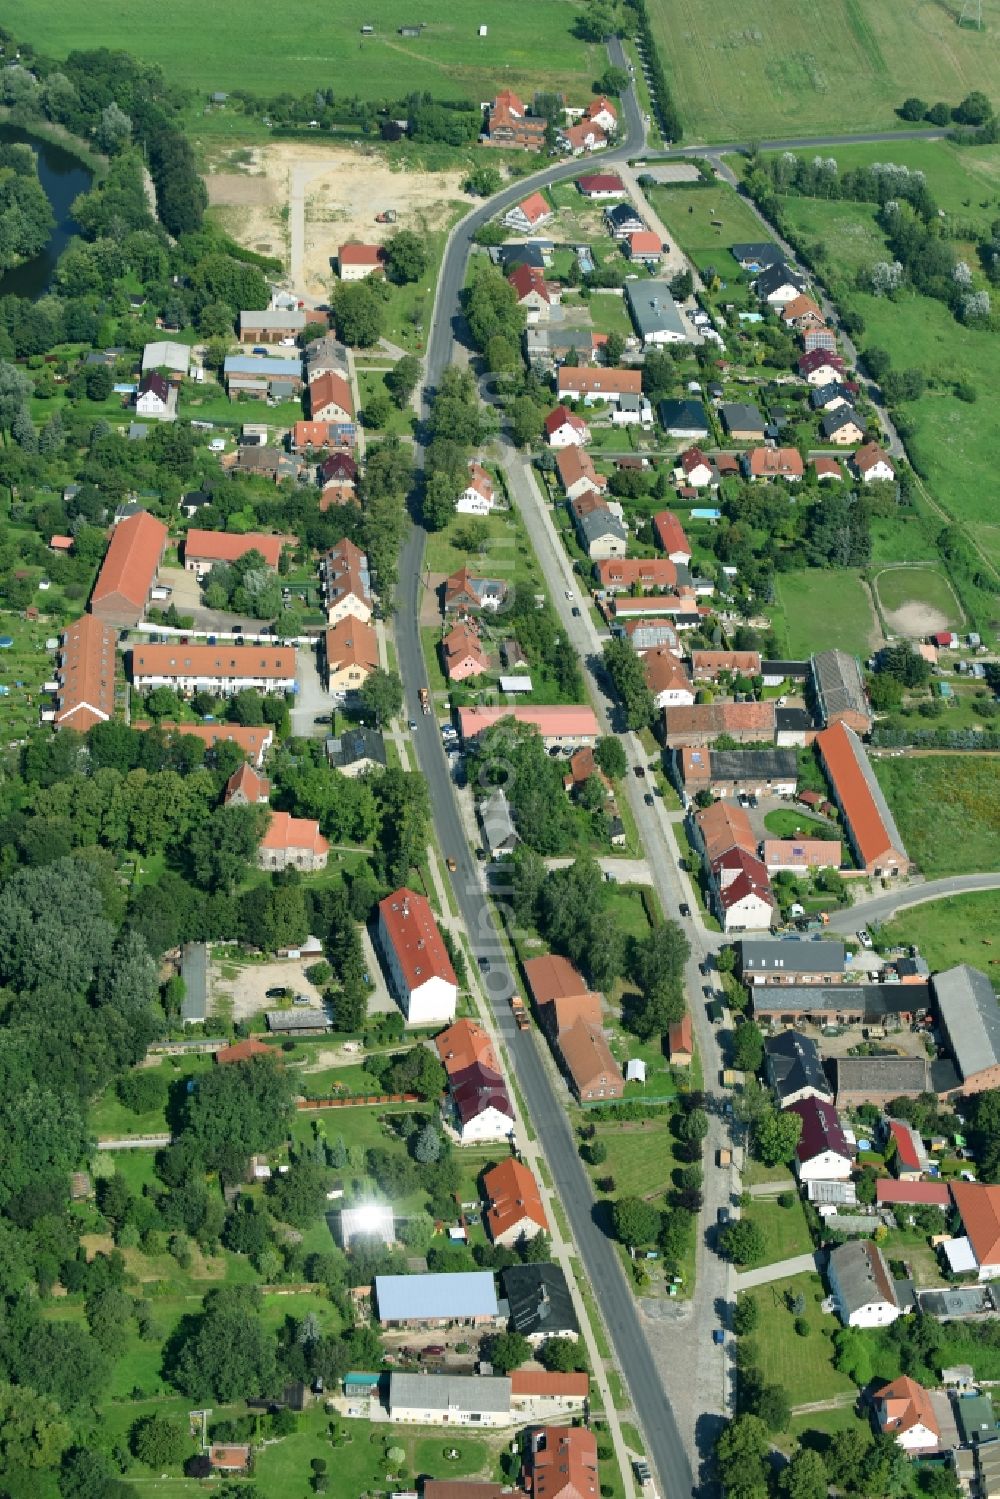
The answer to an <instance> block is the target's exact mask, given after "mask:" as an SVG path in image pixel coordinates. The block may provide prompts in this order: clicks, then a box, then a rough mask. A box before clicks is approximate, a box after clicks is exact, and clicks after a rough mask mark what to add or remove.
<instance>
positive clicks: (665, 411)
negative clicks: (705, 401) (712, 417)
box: [658, 400, 708, 437]
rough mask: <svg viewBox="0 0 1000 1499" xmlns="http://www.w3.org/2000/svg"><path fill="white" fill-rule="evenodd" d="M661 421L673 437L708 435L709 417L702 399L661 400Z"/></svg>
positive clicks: (665, 429)
mask: <svg viewBox="0 0 1000 1499" xmlns="http://www.w3.org/2000/svg"><path fill="white" fill-rule="evenodd" d="M658 410H659V413H660V422H661V423H662V425H663V428H664V431H666V432H668V433H670V435H671V436H672V437H707V436H708V417H707V416H706V415H705V408H704V406H703V405H702V404H701V402H700V401H677V400H673V401H661V402H660V404H659V408H658Z"/></svg>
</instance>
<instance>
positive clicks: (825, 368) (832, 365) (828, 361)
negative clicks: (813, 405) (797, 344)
mask: <svg viewBox="0 0 1000 1499" xmlns="http://www.w3.org/2000/svg"><path fill="white" fill-rule="evenodd" d="M799 374H800V375H801V376H802V378H803V379H804V380H805V382H806V384H807V385H817V386H819V385H829V384H830V381H831V380H840V379H842V378H843V374H844V361H843V359H842V358H841V356H840V355H839V354H831V353H829V351H828V350H826V349H810V351H809V353H808V354H803V355H802V358H801V359H800V360H799Z"/></svg>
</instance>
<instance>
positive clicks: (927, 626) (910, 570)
mask: <svg viewBox="0 0 1000 1499" xmlns="http://www.w3.org/2000/svg"><path fill="white" fill-rule="evenodd" d="M875 587H876V589H877V591H878V599H879V603H880V604H881V605H882V612H883V614H884V615H885V619H886V624H887V625H888V626H889V628H890V629H891V630H893V631H895V632H896V633H898V634H900V635H911V636H913V637H915V638H917V639H919V638H921V637H922V636H924V635H933V634H935V633H936V632H937V631H938V630H947V629H959V628H961V626H962V624H963V622H964V616H963V614H962V610H961V608H960V606H959V603H958V600H957V599H956V597H955V591H954V589H953V588H952V586H951V584H950V582H949V581H948V579H947V578H946V577H945V575H944V573H943V572H941V571H940V569H939V568H936V567H891V568H886V569H885V571H884V572H880V573H879V574H878V577H877V578H876V579H875Z"/></svg>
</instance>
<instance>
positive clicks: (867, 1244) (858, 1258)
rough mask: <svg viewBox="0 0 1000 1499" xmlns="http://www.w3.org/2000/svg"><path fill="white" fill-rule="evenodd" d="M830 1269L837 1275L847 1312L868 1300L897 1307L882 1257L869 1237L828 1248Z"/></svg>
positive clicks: (894, 1290) (891, 1283) (852, 1310)
mask: <svg viewBox="0 0 1000 1499" xmlns="http://www.w3.org/2000/svg"><path fill="white" fill-rule="evenodd" d="M830 1268H831V1270H832V1271H833V1273H834V1274H835V1276H836V1278H837V1284H838V1286H839V1287H840V1294H841V1297H842V1299H843V1302H844V1306H845V1309H846V1311H847V1313H848V1315H850V1314H851V1313H852V1312H857V1311H860V1309H861V1308H862V1307H863V1306H868V1304H869V1303H870V1302H872V1301H887V1302H888V1303H889V1304H890V1306H894V1307H898V1306H899V1301H898V1298H897V1296H896V1288H895V1286H894V1285H893V1281H892V1276H891V1275H890V1274H889V1267H888V1265H887V1264H886V1262H885V1256H884V1255H883V1253H882V1251H881V1249H880V1248H879V1247H878V1245H877V1244H876V1243H875V1242H874V1241H873V1240H872V1239H853V1240H851V1241H850V1242H849V1243H847V1244H840V1245H838V1246H837V1248H836V1249H831V1251H830Z"/></svg>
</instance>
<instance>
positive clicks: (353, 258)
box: [337, 240, 385, 266]
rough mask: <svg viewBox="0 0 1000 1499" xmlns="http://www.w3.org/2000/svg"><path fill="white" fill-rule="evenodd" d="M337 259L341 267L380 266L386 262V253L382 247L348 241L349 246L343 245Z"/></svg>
mask: <svg viewBox="0 0 1000 1499" xmlns="http://www.w3.org/2000/svg"><path fill="white" fill-rule="evenodd" d="M337 258H338V260H339V261H340V264H341V265H370V266H379V265H382V264H383V263H384V261H385V251H384V250H383V248H382V246H381V245H363V244H360V243H359V242H358V241H357V240H348V242H347V244H345V245H341V247H340V250H339V251H338V255H337Z"/></svg>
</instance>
